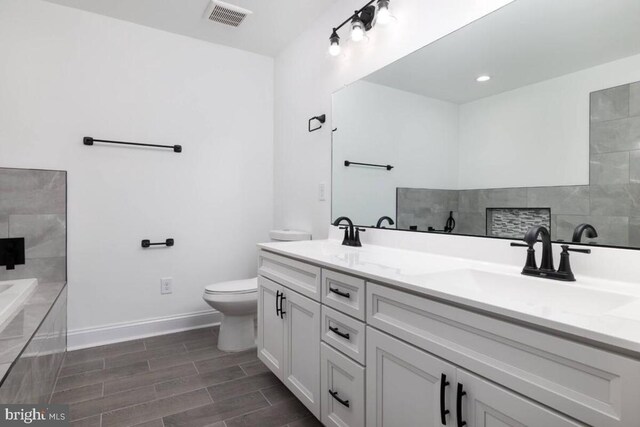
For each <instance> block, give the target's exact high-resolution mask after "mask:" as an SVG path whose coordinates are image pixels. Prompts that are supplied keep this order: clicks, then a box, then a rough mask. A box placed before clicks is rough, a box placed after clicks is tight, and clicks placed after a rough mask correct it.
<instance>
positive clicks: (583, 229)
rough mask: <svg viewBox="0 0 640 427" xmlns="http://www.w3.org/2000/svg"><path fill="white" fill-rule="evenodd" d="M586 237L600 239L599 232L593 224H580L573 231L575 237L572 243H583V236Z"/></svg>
mask: <svg viewBox="0 0 640 427" xmlns="http://www.w3.org/2000/svg"><path fill="white" fill-rule="evenodd" d="M583 234H584V235H586V236H587V237H588V238H589V239H595V238H596V237H598V232H597V231H596V229H595V227H594V226H593V225H591V224H580V225H579V226H577V227H576V229H575V230H573V237H572V238H571V241H572V242H573V243H580V242H581V241H582V235H583Z"/></svg>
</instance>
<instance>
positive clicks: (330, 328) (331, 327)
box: [329, 326, 351, 340]
mask: <svg viewBox="0 0 640 427" xmlns="http://www.w3.org/2000/svg"><path fill="white" fill-rule="evenodd" d="M329 330H330V331H331V332H333V333H334V334H336V335H339V336H341V337H342V338H344V339H345V340H350V339H351V335H349V333H345V332H340V330H339V329H338V328H334V327H333V326H329Z"/></svg>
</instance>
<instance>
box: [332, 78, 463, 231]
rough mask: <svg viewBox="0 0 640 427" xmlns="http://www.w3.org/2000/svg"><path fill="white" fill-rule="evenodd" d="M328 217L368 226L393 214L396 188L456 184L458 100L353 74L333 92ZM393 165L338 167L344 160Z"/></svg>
mask: <svg viewBox="0 0 640 427" xmlns="http://www.w3.org/2000/svg"><path fill="white" fill-rule="evenodd" d="M332 113H333V117H334V120H333V122H332V126H333V127H334V128H337V130H336V131H335V132H334V133H333V174H332V175H333V176H332V179H333V193H332V211H333V212H332V218H331V220H334V219H335V218H337V217H338V216H341V215H346V216H348V217H349V218H352V219H353V220H354V221H357V223H358V224H362V225H373V224H375V223H376V222H377V221H378V218H380V217H381V216H383V215H388V216H390V217H392V218H394V219H395V216H396V187H399V186H400V187H424V186H429V188H439V189H455V188H457V184H458V106H457V105H456V104H453V103H450V102H445V101H439V100H437V99H431V98H427V97H425V96H421V95H416V94H414V93H411V92H405V91H402V90H398V89H393V88H390V87H386V86H382V85H378V84H374V83H370V82H366V81H362V80H361V81H357V82H355V83H353V84H351V85H349V86H348V87H346V88H344V89H342V90H339V91H338V92H336V93H335V94H334V96H333V112H332ZM345 160H351V161H355V162H363V163H374V164H385V165H386V164H390V165H393V166H394V169H392V170H391V171H387V170H385V169H375V168H368V167H359V166H351V167H345V166H344V161H345Z"/></svg>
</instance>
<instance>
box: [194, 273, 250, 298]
mask: <svg viewBox="0 0 640 427" xmlns="http://www.w3.org/2000/svg"><path fill="white" fill-rule="evenodd" d="M256 292H258V278H257V277H254V278H251V279H244V280H232V281H229V282H219V283H214V284H212V285H208V286H207V287H205V288H204V293H205V294H209V295H241V294H251V293H256Z"/></svg>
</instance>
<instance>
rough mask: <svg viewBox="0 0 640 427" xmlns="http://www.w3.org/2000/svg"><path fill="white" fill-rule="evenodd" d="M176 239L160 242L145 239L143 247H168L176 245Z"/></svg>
mask: <svg viewBox="0 0 640 427" xmlns="http://www.w3.org/2000/svg"><path fill="white" fill-rule="evenodd" d="M174 243H175V242H174V240H173V239H167V240H165V241H164V242H158V243H151V240H148V239H144V240H143V241H142V247H143V248H149V247H151V246H167V247H171V246H173V245H174Z"/></svg>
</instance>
